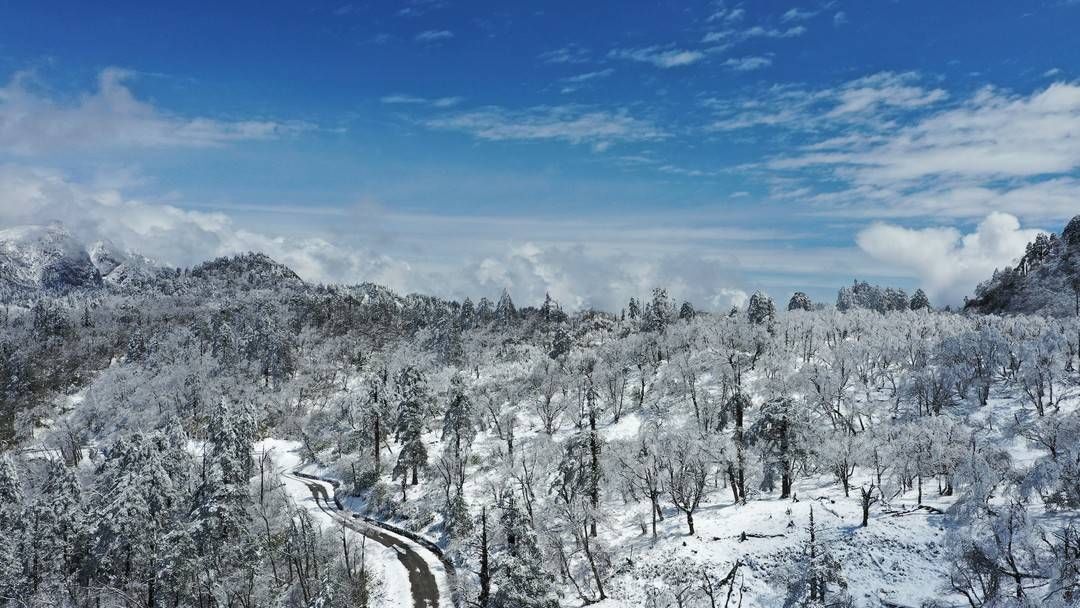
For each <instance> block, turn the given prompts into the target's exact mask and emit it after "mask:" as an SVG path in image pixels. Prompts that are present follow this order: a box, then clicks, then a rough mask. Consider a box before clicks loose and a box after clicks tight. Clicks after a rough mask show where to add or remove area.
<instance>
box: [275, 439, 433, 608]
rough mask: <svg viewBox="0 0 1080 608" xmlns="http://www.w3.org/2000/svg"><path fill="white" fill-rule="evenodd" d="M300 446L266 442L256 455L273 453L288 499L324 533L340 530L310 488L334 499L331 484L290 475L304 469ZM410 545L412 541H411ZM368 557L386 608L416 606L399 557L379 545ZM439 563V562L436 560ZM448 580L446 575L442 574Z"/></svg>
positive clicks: (372, 544) (371, 546) (373, 546)
mask: <svg viewBox="0 0 1080 608" xmlns="http://www.w3.org/2000/svg"><path fill="white" fill-rule="evenodd" d="M299 448H300V442H298V441H287V440H282V439H264V440H262V441H259V442H258V443H256V444H255V453H256V454H262V453H264V452H270V453H271V457H272V458H273V461H274V464H275V467H276V468H277V473H278V475H279V477H280V478H281V481H282V483H283V484H284V486H285V490H286V492H287V493H288V495H289V497H290V498H291V499H292V500H293V502H294V503H296V504H297V505H299V506H302V507H304V508H306V509H307V510H308V512H310V513H311V517H312V518H313V519H314V520H315V521H316V522H318V524H319V525H320V526H322V528H323V530H332V529H337V528H339V527H340V526H341V524H340V523H339V522H338V521H337V520H335V519H334V517H332V516H331V515H330V514H329V513H327V512H326V511H324V510H323V509H322V508H320V506H319V503H318V501H316V500H315V497H314V496H313V495H312V492H311V489H310V488H309V487H308V486H309V484H311V483H316V484H321V485H324V486H325V487H326V488H327V492H328V495H329V496H333V495H334V488H333V486H331V485H330V484H328V483H325V482H319V481H310V480H306V479H301V478H299V477H296V476H293V475H291V473H292V472H293V471H296V470H298V469H300V468H301V466H302V465H303V460H302V458H301V457H300V454H299V452H298V450H299ZM347 534H349V535H351V536H353V537H354V538H355V539H356V542H357V543H359V542H360V539H359V538H358V537H359V535H358V534H357V533H356V532H354V531H352V530H348V532H347ZM408 542H411V541H408ZM365 555H366V561H367V564H368V568H370V569H371V571H372V572H376V573H378V576H379V578H380V579H381V580H382V583H383V597H382V602H383V604H382V605H383V606H386V608H399V607H407V606H412V605H413V600H412V590H411V586H410V584H409V572H408V570H406V569H405V566H403V565H402V563H401V562H400V561H399V560H398V557H397V553H396V552H395V551H394V550H393V549H391V548H389V547H385V546H383V545H381V544H379V543H377V542H371V541H369V542H367V543H366V544H365ZM436 561H437V560H436ZM443 574H444V578H445V571H444V572H443Z"/></svg>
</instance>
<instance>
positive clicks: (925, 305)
mask: <svg viewBox="0 0 1080 608" xmlns="http://www.w3.org/2000/svg"><path fill="white" fill-rule="evenodd" d="M909 308H911V310H930V299H929V298H927V297H926V292H924V291H923V290H921V289H916V290H915V293H914V294H913V295H912V296H911V303H910V305H909Z"/></svg>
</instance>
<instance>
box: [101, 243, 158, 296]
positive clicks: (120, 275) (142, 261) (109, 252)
mask: <svg viewBox="0 0 1080 608" xmlns="http://www.w3.org/2000/svg"><path fill="white" fill-rule="evenodd" d="M90 260H91V261H92V262H93V263H94V266H95V267H96V268H97V269H98V272H100V273H101V277H102V278H103V279H104V280H105V281H106V282H107V283H111V284H113V285H121V286H123V285H129V286H134V285H142V284H146V283H148V282H151V281H153V280H155V279H158V278H162V277H164V276H167V275H168V274H170V273H171V272H172V269H170V268H168V267H167V266H164V265H162V264H159V263H157V262H156V261H154V260H152V259H150V258H148V257H146V256H144V255H141V254H139V253H135V252H132V251H123V250H121V249H120V248H119V247H117V246H116V245H115V244H114V243H113V242H112V241H108V240H104V241H98V242H97V243H94V246H93V247H91V249H90Z"/></svg>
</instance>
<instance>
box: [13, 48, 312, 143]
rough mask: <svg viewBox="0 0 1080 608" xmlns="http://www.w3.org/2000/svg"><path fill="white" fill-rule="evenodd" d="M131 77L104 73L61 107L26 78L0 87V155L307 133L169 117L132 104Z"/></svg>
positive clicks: (297, 126) (264, 124)
mask: <svg viewBox="0 0 1080 608" xmlns="http://www.w3.org/2000/svg"><path fill="white" fill-rule="evenodd" d="M135 76H136V74H135V73H134V72H130V71H127V70H122V69H119V68H107V69H105V70H102V72H101V73H100V75H99V76H98V82H97V90H95V91H93V92H90V93H85V94H83V95H80V96H79V97H78V98H77V101H75V102H73V103H66V102H62V101H58V100H54V99H50V98H48V97H46V96H44V95H41V94H39V93H38V92H36V91H35V90H33V88H32V86H31V85H32V84H33V78H32V76H31V75H30V74H28V73H25V72H23V73H19V74H16V75H15V76H14V77H13V78H12V79H11V81H10V82H9V83H8V84H7V85H6V86H4V87H0V149H3V150H4V151H7V152H9V153H14V154H19V155H34V154H43V153H48V152H53V151H70V150H85V149H93V150H99V149H102V148H152V147H212V146H221V145H225V144H229V143H233V142H238V141H246V140H266V139H274V138H278V137H282V136H284V135H288V134H293V133H297V132H299V131H303V130H306V129H310V128H312V127H311V125H307V124H304V123H299V122H293V123H282V122H276V121H269V120H243V121H226V120H217V119H213V118H206V117H196V118H189V117H183V116H178V115H175V114H171V113H169V112H167V111H164V110H161V109H159V108H157V107H155V106H153V105H151V104H150V103H148V102H144V101H140V100H139V99H137V98H136V97H135V96H134V94H132V92H131V90H130V89H129V88H128V87H127V86H126V83H127V82H129V81H130V80H132V79H133V78H135Z"/></svg>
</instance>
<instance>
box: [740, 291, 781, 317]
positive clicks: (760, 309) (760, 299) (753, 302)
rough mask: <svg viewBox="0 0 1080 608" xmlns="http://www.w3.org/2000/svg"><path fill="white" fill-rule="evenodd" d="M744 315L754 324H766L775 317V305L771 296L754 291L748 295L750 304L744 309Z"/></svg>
mask: <svg viewBox="0 0 1080 608" xmlns="http://www.w3.org/2000/svg"><path fill="white" fill-rule="evenodd" d="M746 316H747V318H748V319H749V320H750V322H751V323H753V324H754V325H768V324H771V323H772V322H773V320H774V319H775V318H776V306H775V305H774V304H773V301H772V298H770V297H769V296H767V295H765V294H764V293H763V292H760V291H756V292H754V295H752V296H750V305H749V307H748V308H747V309H746Z"/></svg>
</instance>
